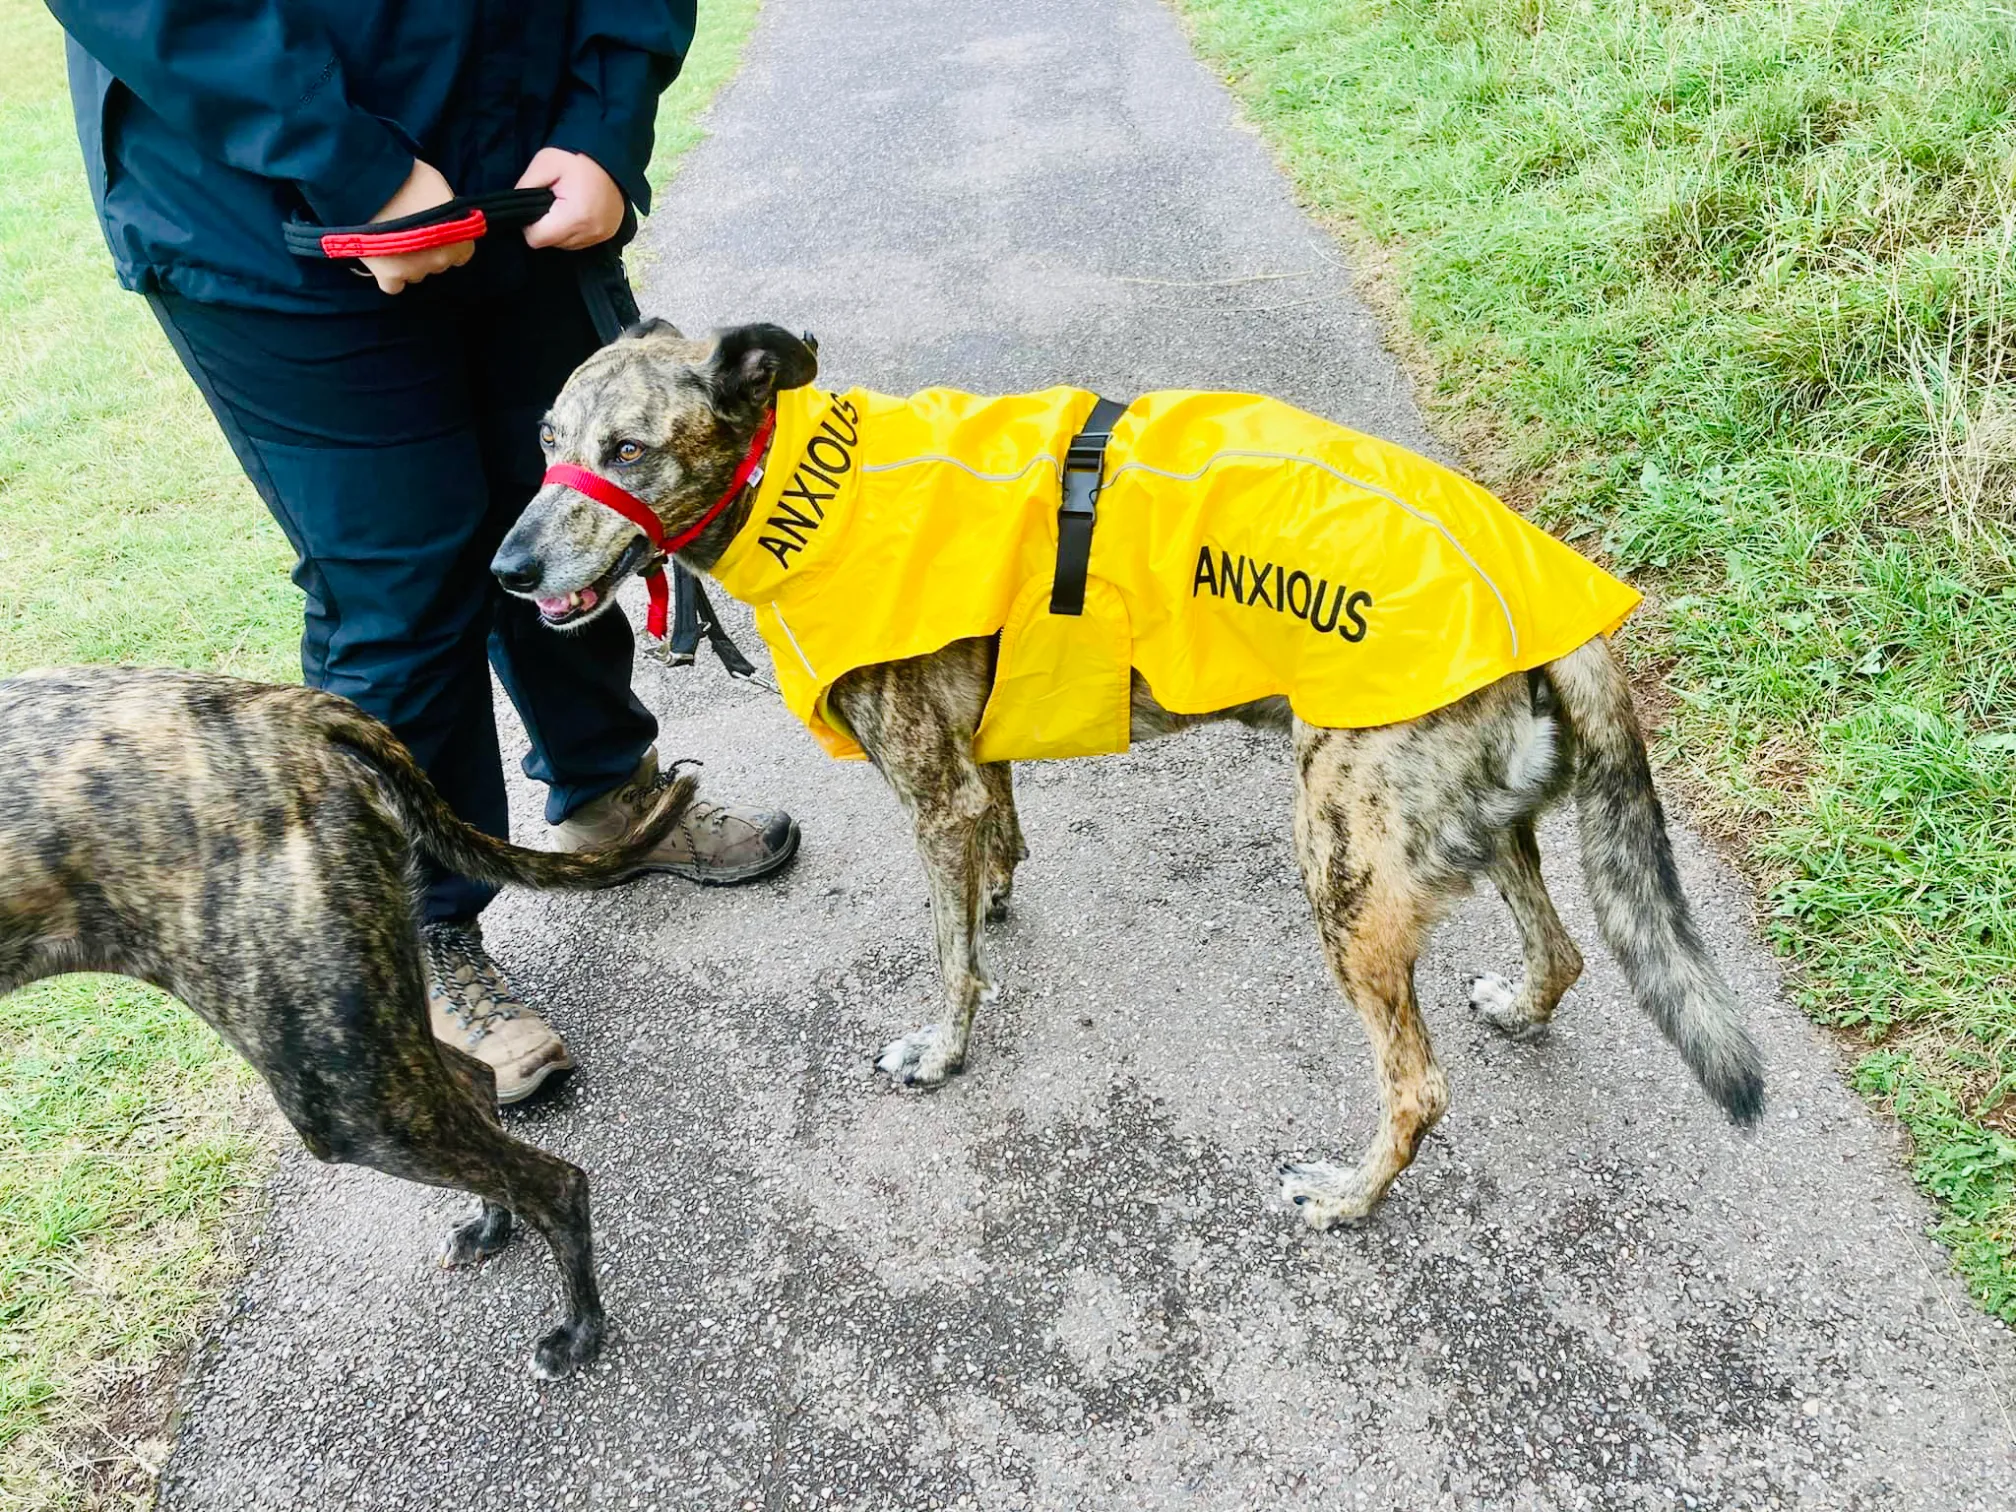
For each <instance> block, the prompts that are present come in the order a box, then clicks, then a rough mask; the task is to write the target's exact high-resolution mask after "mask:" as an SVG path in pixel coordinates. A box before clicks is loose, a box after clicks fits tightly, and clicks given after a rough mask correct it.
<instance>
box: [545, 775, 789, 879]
mask: <svg viewBox="0 0 2016 1512" xmlns="http://www.w3.org/2000/svg"><path fill="white" fill-rule="evenodd" d="M671 781H672V773H670V772H661V771H659V770H658V748H657V747H656V746H653V747H652V748H651V749H650V750H648V751H646V752H645V753H644V759H643V760H642V761H641V762H639V763H638V764H637V770H636V771H635V772H633V773H632V774H631V776H630V780H629V781H628V782H626V783H624V784H623V786H621V787H619V788H617V789H616V790H615V791H614V792H613V793H604V794H603V795H602V796H601V797H600V798H593V799H590V800H589V801H588V802H587V803H585V804H583V805H582V806H581V807H580V808H578V809H576V810H575V811H574V813H572V814H571V815H569V816H568V817H567V818H566V819H564V820H562V821H561V822H560V823H559V824H556V825H554V826H553V838H554V839H555V840H557V841H558V842H559V848H560V849H561V850H568V851H583V850H604V849H606V848H608V847H609V846H612V845H616V844H619V843H620V842H621V841H622V840H623V838H624V837H625V836H627V835H628V834H629V833H630V832H631V831H632V830H633V829H635V828H636V827H637V823H638V821H639V820H640V819H642V818H643V817H644V816H645V815H646V814H647V813H649V812H650V810H651V804H652V801H653V800H654V799H655V798H656V797H657V796H658V794H659V793H660V792H662V791H663V790H664V788H665V786H666V784H667V783H669V782H671ZM797 854H798V821H797V820H795V819H793V818H792V817H791V816H790V815H789V814H787V813H784V812H783V811H782V810H781V809H758V808H744V807H742V806H741V805H739V804H733V803H709V802H708V801H707V800H706V799H704V798H695V799H694V800H693V802H692V803H691V804H690V805H689V806H688V807H687V809H686V814H685V817H684V818H682V819H681V820H680V821H679V823H678V824H677V825H676V826H674V828H673V830H672V832H671V833H670V834H669V835H667V836H666V837H665V838H664V839H663V840H662V841H660V842H659V845H658V848H657V849H656V850H654V851H653V852H652V853H651V858H650V859H649V860H648V861H646V862H645V863H644V870H646V871H661V872H671V873H672V875H674V876H675V877H684V878H686V880H687V881H689V882H701V883H705V884H706V885H707V886H709V887H729V886H732V885H733V884H735V883H737V882H753V881H754V880H755V879H756V878H758V877H767V876H769V875H770V873H771V872H774V871H776V870H777V869H778V868H780V867H782V866H783V865H784V864H785V863H786V862H788V861H789V860H790V859H791V858H792V857H793V856H795V855H797Z"/></svg>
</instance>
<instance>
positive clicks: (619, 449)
mask: <svg viewBox="0 0 2016 1512" xmlns="http://www.w3.org/2000/svg"><path fill="white" fill-rule="evenodd" d="M643 455H644V443H643V442H641V441H618V442H617V443H616V460H617V461H618V462H635V461H636V460H637V459H638V458H639V457H641V456H643Z"/></svg>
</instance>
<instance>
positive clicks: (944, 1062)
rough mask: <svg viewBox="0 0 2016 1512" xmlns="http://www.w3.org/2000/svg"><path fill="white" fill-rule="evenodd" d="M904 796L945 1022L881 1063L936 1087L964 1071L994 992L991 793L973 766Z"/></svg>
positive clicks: (896, 1047)
mask: <svg viewBox="0 0 2016 1512" xmlns="http://www.w3.org/2000/svg"><path fill="white" fill-rule="evenodd" d="M892 780H893V779H892ZM901 791H902V788H901V787H899V792H901ZM903 796H904V797H905V799H906V800H907V801H908V803H909V806H910V808H911V812H912V813H913V814H914V815H915V816H916V824H917V851H918V854H919V856H921V857H922V859H923V862H924V874H925V876H926V878H927V879H928V880H929V882H930V885H931V920H932V924H933V925H934V927H935V929H936V931H937V935H938V970H939V975H940V977H941V979H942V981H943V987H944V994H945V1017H944V1019H943V1021H942V1022H939V1023H936V1024H926V1025H925V1026H924V1027H923V1028H921V1029H914V1030H912V1031H911V1032H910V1033H908V1034H906V1035H904V1036H903V1037H902V1038H901V1039H899V1040H897V1041H896V1042H895V1043H893V1044H892V1045H890V1046H889V1047H888V1048H887V1049H886V1050H884V1051H883V1052H882V1056H881V1058H880V1059H879V1060H878V1061H876V1063H875V1064H876V1065H877V1066H879V1067H880V1068H881V1069H882V1070H883V1071H885V1072H886V1073H888V1075H889V1076H890V1077H891V1078H893V1079H894V1080H895V1081H896V1082H898V1083H899V1084H901V1085H904V1086H920V1087H935V1086H938V1085H939V1084H940V1083H942V1082H944V1081H946V1080H947V1079H948V1078H950V1077H952V1076H954V1075H956V1074H957V1073H958V1072H959V1071H961V1070H963V1069H964V1068H965V1065H966V1044H967V1040H968V1038H969V1037H970V1036H971V1034H972V1032H973V1014H974V1010H975V1009H977V1008H978V1007H979V1005H980V1003H981V1001H982V1000H983V999H987V998H991V997H992V996H993V993H994V984H993V983H992V982H990V981H989V980H988V979H987V975H986V972H985V970H984V969H983V967H982V966H981V963H980V927H981V920H982V917H983V914H984V911H985V909H986V906H987V889H986V886H985V871H986V861H987V847H988V840H989V836H988V834H987V832H986V830H987V818H988V808H989V794H988V791H987V786H986V784H985V783H983V782H982V781H981V779H980V773H979V770H978V769H977V768H975V767H972V766H970V765H968V766H967V767H966V769H965V770H964V771H963V772H961V773H959V774H957V776H956V778H955V780H953V781H952V782H949V783H946V784H944V785H942V786H940V787H937V788H935V789H932V790H926V791H921V792H920V791H916V790H914V789H913V790H912V791H910V792H905V793H903Z"/></svg>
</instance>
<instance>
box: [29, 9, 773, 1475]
mask: <svg viewBox="0 0 2016 1512" xmlns="http://www.w3.org/2000/svg"><path fill="white" fill-rule="evenodd" d="M756 8H757V7H756V0H726V3H723V4H719V5H709V6H707V7H704V8H703V12H702V21H703V25H702V30H701V34H700V36H699V38H698V40H697V42H696V44H695V47H694V50H693V55H692V57H691V59H690V60H689V62H688V66H687V68H686V70H685V71H684V73H683V74H682V76H681V78H680V80H679V81H678V82H677V83H676V84H675V85H674V86H673V88H672V89H671V90H670V91H668V93H667V95H666V97H665V101H664V104H663V107H662V109H661V112H660V115H659V149H658V153H657V157H656V161H655V163H654V166H653V178H654V180H656V181H658V182H660V183H662V182H664V181H665V180H666V179H667V178H669V177H670V175H671V172H672V170H673V168H674V167H675V165H676V163H677V160H678V158H679V156H680V155H681V154H682V153H684V152H685V151H686V150H688V149H689V148H690V147H691V146H693V144H694V143H696V142H697V141H698V140H699V139H700V137H701V136H702V134H703V132H702V128H701V124H700V117H701V115H702V113H703V112H704V111H705V109H706V107H707V105H708V103H709V102H710V101H711V100H712V98H713V96H714V93H715V91H716V90H717V89H718V88H719V87H720V85H721V83H722V82H723V81H724V80H725V79H726V78H727V77H728V76H729V75H730V74H731V73H732V72H733V70H734V65H735V62H736V59H737V57H738V55H739V53H740V50H741V45H742V42H743V40H744V39H745V38H746V36H747V35H748V31H749V28H750V25H751V23H752V22H753V20H754V17H755V13H756ZM0 184H4V185H5V186H6V187H5V191H4V198H0V676H5V675H7V674H8V673H10V672H15V671H20V670H21V669H23V668H25V667H31V666H38V665H47V664H52V663H76V662H133V663H140V664H148V665H176V666H192V667H206V668H210V669H212V670H217V671H224V672H231V673H235V674H238V675H241V676H246V677H257V678H267V679H273V680H282V681H284V680H291V679H293V678H295V677H298V676H299V670H298V668H299V664H298V661H297V660H296V654H295V649H294V646H295V640H296V637H297V636H298V634H299V615H300V609H299V604H298V601H297V599H296V596H295V593H294V590H293V589H292V588H291V587H290V586H289V584H288V582H287V577H286V571H287V567H288V565H289V562H290V555H289V552H288V549H287V545H286V542H285V541H284V540H283V539H282V537H281V535H280V533H279V531H278V530H277V529H276V528H275V527H274V526H273V525H272V523H271V522H270V520H269V519H268V517H267V515H266V512H265V510H264V509H263V507H262V506H261V505H260V503H259V501H258V499H257V497H256V496H255V495H254V494H253V492H252V490H251V488H250V487H249V485H247V484H246V482H245V481H244V479H243V477H242V475H241V474H240V473H239V471H238V468H237V465H236V463H235V461H234V460H233V458H232V456H231V453H230V450H229V448H228V447H227V446H226V445H225V443H224V441H223V438H222V436H221V435H220V434H219V433H218V431H217V428H216V426H215V424H214V423H213V422H212V420H211V418H210V415H209V413H208V411H207V410H206V409H205V408H204V406H203V403H202V400H201V398H200V397H199V396H198V395H197V393H196V390H195V388H194V386H193V385H192V384H191V383H190V382H189V381H188V379H187V377H186V376H185V375H184V373H183V372H182V369H181V367H180V365H179V364H178V363H177V362H176V360H175V358H174V355H173V354H172V353H171V352H170V351H169V349H168V347H167V344H166V343H165V341H163V339H162V338H161V335H160V332H159V330H158V329H157V328H156V327H155V325H154V322H153V319H152V317H151V316H150V315H149V314H148V312H147V309H146V307H145V305H144V304H143V303H142V302H141V301H140V300H138V299H136V298H134V297H132V296H131V295H127V294H124V293H122V292H121V291H120V290H119V288H118V286H117V284H116V283H115V281H114V279H113V276H112V270H111V263H110V260H109V258H108V257H107V255H106V251H105V246H104V242H103V240H102V238H101V237H100V235H99V232H98V228H97V224H96V222H95V221H94V219H93V218H92V214H91V209H90V202H89V197H88V194H87V192H86V189H85V184H84V178H83V171H82V167H81V164H80V162H79V158H78V152H77V146H76V141H75V137H74V135H73V133H72V125H71V119H70V106H69V99H68V95H67V93H66V92H65V88H64V76H63V59H62V34H61V33H60V32H59V31H58V30H57V27H56V25H55V23H54V22H53V21H52V20H51V19H50V17H49V14H48V12H47V11H46V10H44V9H43V7H42V6H41V5H40V4H38V3H35V0H0ZM263 1097H264V1094H263V1093H260V1092H258V1090H257V1088H256V1086H255V1085H254V1084H253V1080H252V1078H251V1075H250V1073H249V1072H247V1071H246V1070H245V1069H244V1067H243V1066H242V1065H241V1064H240V1063H239V1062H238V1061H236V1060H235V1059H234V1058H232V1057H231V1056H230V1055H229V1054H228V1053H227V1052H226V1051H225V1050H224V1048H223V1046H222V1045H221V1044H220V1043H219V1041H218V1040H217V1038H216V1037H215V1036H214V1035H213V1034H211V1033H210V1031H209V1030H208V1029H207V1028H205V1027H204V1026H203V1025H202V1024H201V1023H199V1022H198V1021H197V1020H196V1019H194V1018H193V1017H192V1016H191V1015H189V1014H188V1013H186V1012H185V1011H184V1010H183V1009H181V1008H180V1007H179V1006H177V1005H176V1004H174V1003H173V1002H172V1001H170V1000H169V999H167V998H165V997H163V996H161V995H160V994H158V993H155V992H152V991H150V990H148V989H145V988H142V987H139V986H137V985H136V984H134V983H131V982H127V981H123V980H120V979H117V978H105V977H68V978H61V979H58V980H54V981H49V982H42V983H38V984H36V985H34V986H32V987H30V988H28V989H26V990H25V991H23V992H20V993H17V994H15V995H14V996H12V997H9V998H7V999H5V1000H4V1001H0V1508H6V1509H10V1512H56V1509H65V1508H71V1507H75V1506H81V1505H85V1504H98V1505H107V1504H112V1505H117V1504H124V1503H126V1502H128V1501H131V1502H133V1503H134V1504H144V1502H145V1501H146V1499H147V1496H148V1486H149V1484H150V1481H151V1472H152V1470H153V1469H155V1468H156V1467H157V1466H158V1462H159V1456H160V1453H161V1450H162V1447H163V1446H162V1444H161V1443H160V1441H159V1439H158V1437H157V1435H158V1433H159V1429H160V1426H161V1418H162V1414H163V1410H164V1408H165V1405H166V1401H165V1394H164V1389H165V1388H166V1387H171V1386H172V1384H173V1383H172V1378H170V1377H172V1370H173V1365H174V1362H175V1361H176V1360H177V1359H178V1358H179V1356H180V1353H181V1350H182V1349H183V1347H184V1346H186V1344H187V1343H188V1342H189V1340H190V1338H191V1337H192V1335H193V1333H194V1330H195V1329H196V1328H197V1327H198V1326H200V1324H201V1322H202V1320H203V1319H204V1318H205V1317H206V1316H208V1315H209V1314H210V1312H211V1311H212V1310H213V1309H214V1307H215V1304H216V1300H217V1297H218V1295H219V1292H220V1289H221V1288H222V1287H223V1286H224V1285H226V1284H228V1282H229V1280H230V1278H231V1275H232V1273H233V1266H234V1264H235V1261H236V1248H235V1241H234V1239H233V1234H234V1227H233V1223H232V1218H233V1215H234V1214H236V1213H238V1212H240V1211H241V1210H242V1209H243V1208H244V1206H245V1204H246V1203H247V1201H248V1200H249V1198H250V1196H251V1194H252V1193H253V1192H254V1191H255V1190H256V1187H257V1184H258V1182H259V1180H260V1177H261V1175H262V1173H263V1171H264V1169H265V1164H266V1161H267V1160H268V1159H269V1158H270V1151H271V1143H270V1141H269V1140H268V1139H267V1137H266V1136H265V1135H264V1134H263V1133H261V1132H260V1128H259V1123H260V1121H259V1120H257V1119H255V1118H253V1117H251V1116H249V1114H248V1106H249V1107H256V1106H258V1105H259V1103H260V1102H261V1101H263ZM248 1098H250V1099H252V1101H251V1102H250V1103H249V1104H248ZM164 1372H166V1373H167V1374H166V1375H165V1376H164Z"/></svg>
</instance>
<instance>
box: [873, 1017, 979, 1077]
mask: <svg viewBox="0 0 2016 1512" xmlns="http://www.w3.org/2000/svg"><path fill="white" fill-rule="evenodd" d="M950 1040H951V1035H950V1034H949V1033H947V1032H946V1030H945V1027H944V1025H942V1024H926V1025H925V1026H924V1027H923V1028H922V1029H912V1030H911V1031H910V1032H909V1033H908V1034H906V1035H904V1036H903V1038H901V1039H899V1040H895V1041H892V1042H891V1043H890V1045H889V1047H888V1048H887V1049H885V1050H884V1051H883V1052H882V1054H881V1055H880V1056H878V1057H877V1058H876V1061H875V1069H876V1070H878V1071H880V1072H881V1073H882V1074H883V1075H884V1076H887V1077H888V1078H889V1079H890V1080H891V1081H893V1082H894V1083H896V1085H897V1086H899V1087H938V1086H943V1085H944V1084H945V1083H946V1082H947V1081H949V1080H951V1078H952V1077H953V1076H954V1075H955V1074H956V1073H957V1072H958V1071H959V1069H960V1068H959V1066H958V1065H957V1064H955V1063H954V1062H953V1061H952V1058H951V1054H950V1049H949V1041H950Z"/></svg>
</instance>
